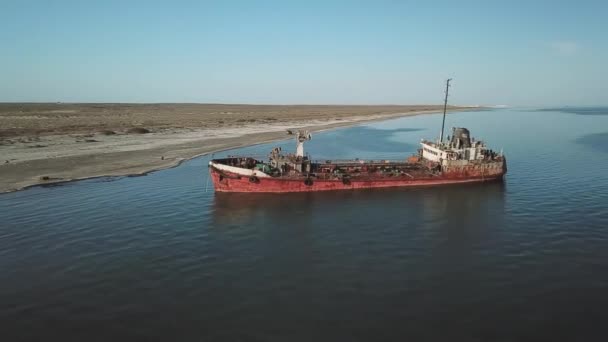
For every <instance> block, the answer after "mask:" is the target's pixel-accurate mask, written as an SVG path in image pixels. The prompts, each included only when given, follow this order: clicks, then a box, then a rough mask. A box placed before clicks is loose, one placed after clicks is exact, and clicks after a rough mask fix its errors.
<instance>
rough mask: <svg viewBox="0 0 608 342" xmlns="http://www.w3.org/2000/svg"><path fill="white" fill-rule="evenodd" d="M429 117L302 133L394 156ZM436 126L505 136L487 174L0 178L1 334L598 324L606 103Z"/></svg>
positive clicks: (339, 332)
mask: <svg viewBox="0 0 608 342" xmlns="http://www.w3.org/2000/svg"><path fill="white" fill-rule="evenodd" d="M440 124H441V117H440V116H439V115H427V116H418V117H412V118H403V119H396V120H390V121H385V122H380V123H373V124H367V125H363V126H359V127H353V128H345V129H338V130H333V131H328V132H324V133H318V134H315V135H314V136H313V140H312V141H310V142H309V143H308V144H307V145H306V150H307V151H308V152H309V153H310V154H311V155H312V157H313V158H318V159H321V160H322V159H331V158H336V157H341V158H347V157H361V158H372V159H373V158H378V159H380V158H404V157H406V156H408V155H409V154H410V153H412V152H414V151H415V150H416V148H417V143H418V142H419V141H420V139H421V138H423V137H426V138H432V137H436V136H438V131H439V127H440ZM446 126H447V127H451V126H464V127H468V128H469V129H470V130H471V132H472V134H473V136H475V137H476V138H478V139H485V140H487V142H488V143H489V144H490V145H491V146H493V147H494V148H495V149H496V150H497V151H498V150H500V149H501V148H502V149H504V151H505V153H506V155H507V158H508V165H509V173H508V176H507V178H506V181H505V182H504V184H500V183H493V184H480V185H466V186H446V187H435V188H415V189H382V190H373V191H367V190H365V191H359V192H350V191H347V192H334V193H314V194H281V195H248V194H217V195H216V194H214V193H213V191H212V185H211V184H208V185H207V168H206V163H207V158H208V157H202V158H198V159H195V160H192V161H189V162H186V163H184V164H182V165H181V166H179V167H177V168H174V169H170V170H165V171H159V172H154V173H152V174H149V175H147V176H144V177H123V178H103V179H92V180H87V181H80V182H74V183H68V184H64V185H60V186H54V187H35V188H31V189H28V190H25V191H21V192H16V193H10V194H4V195H0V219H1V221H0V340H2V341H19V340H31V341H118V340H121V341H405V340H410V341H423V340H435V341H448V340H449V341H524V340H527V341H541V340H544V341H556V340H571V341H589V340H606V339H608V327H607V326H606V323H605V322H606V321H608V108H561V109H560V108H554V109H545V110H532V109H530V110H524V109H517V110H515V109H513V110H494V111H480V112H467V113H458V114H450V115H449V116H448V118H447V120H446ZM275 145H277V144H265V145H258V146H253V147H249V148H243V149H239V150H233V151H227V152H224V153H221V155H226V154H249V153H253V154H262V155H264V154H266V153H267V152H268V151H270V149H271V148H272V147H273V146H275ZM278 145H280V146H282V147H283V149H284V150H292V149H293V148H294V142H293V141H291V140H289V141H284V142H280V143H278ZM219 155H220V154H218V156H219ZM207 186H208V187H209V191H205V189H206V187H207Z"/></svg>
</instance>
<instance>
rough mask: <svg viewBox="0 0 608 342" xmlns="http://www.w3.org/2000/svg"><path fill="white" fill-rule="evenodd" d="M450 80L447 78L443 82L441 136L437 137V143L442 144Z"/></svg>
mask: <svg viewBox="0 0 608 342" xmlns="http://www.w3.org/2000/svg"><path fill="white" fill-rule="evenodd" d="M451 80H452V79H451V78H448V80H447V81H445V101H444V102H443V122H441V136H439V142H443V128H444V126H445V112H446V110H447V109H448V92H449V90H450V81H451Z"/></svg>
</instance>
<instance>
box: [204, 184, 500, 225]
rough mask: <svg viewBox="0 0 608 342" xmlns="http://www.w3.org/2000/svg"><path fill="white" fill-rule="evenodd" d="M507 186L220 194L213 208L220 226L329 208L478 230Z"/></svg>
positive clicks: (290, 218) (374, 217)
mask: <svg viewBox="0 0 608 342" xmlns="http://www.w3.org/2000/svg"><path fill="white" fill-rule="evenodd" d="M505 186H506V185H505V184H504V183H503V182H490V183H483V184H469V185H451V186H443V187H413V188H386V189H370V190H358V191H336V192H317V193H294V194H240V193H218V194H216V195H215V196H214V198H213V206H212V209H211V210H212V216H213V222H214V223H215V224H217V225H218V226H223V225H229V226H240V225H248V224H253V225H255V224H257V223H263V222H271V223H276V224H280V223H285V222H288V223H289V224H297V223H298V222H295V221H294V219H295V218H298V219H301V218H302V217H312V216H316V215H319V214H323V213H325V212H326V208H331V210H332V213H333V214H334V215H336V216H340V217H341V216H342V215H349V213H350V214H351V215H352V213H361V212H365V213H366V216H367V219H368V220H370V221H372V222H373V221H376V220H377V222H382V221H383V220H384V219H385V218H384V217H385V216H386V215H387V212H390V211H396V212H397V213H402V212H404V211H407V212H408V216H409V217H410V218H411V217H414V221H417V222H428V221H433V220H436V219H437V218H442V217H453V216H456V217H458V218H459V220H458V221H459V222H458V223H459V224H465V225H471V226H473V225H483V224H485V223H486V222H485V221H484V219H485V218H486V217H487V213H488V206H492V208H493V210H495V209H496V208H500V207H502V205H504V203H503V201H504V192H505ZM491 219H496V218H495V217H493V218H491Z"/></svg>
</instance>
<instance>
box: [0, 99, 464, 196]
mask: <svg viewBox="0 0 608 342" xmlns="http://www.w3.org/2000/svg"><path fill="white" fill-rule="evenodd" d="M470 109H471V108H470V107H449V110H450V111H454V110H470ZM440 110H442V106H439V105H416V106H397V105H395V106H340V105H332V106H329V105H324V106H314V105H289V106H288V105H284V106H283V105H221V104H60V103H59V104H39V103H36V104H21V103H4V104H0V158H1V159H0V162H1V164H0V192H7V191H15V190H20V189H23V188H25V187H28V186H31V185H36V184H47V183H54V182H64V181H70V180H76V179H85V178H91V177H101V176H124V175H138V174H145V173H147V172H150V171H154V170H160V169H164V168H169V167H173V166H175V165H178V164H179V163H180V162H182V161H184V160H188V159H191V158H193V157H196V156H200V155H204V154H207V153H212V152H215V151H220V150H225V149H230V148H236V147H242V146H247V145H252V144H257V143H262V142H268V141H273V140H280V139H287V138H290V136H288V135H287V134H286V130H287V129H294V128H305V129H308V130H310V131H313V132H315V131H320V130H326V129H331V128H336V127H343V126H349V125H355V124H358V123H362V122H367V121H374V120H384V119H389V118H394V117H401V116H410V115H419V114H426V113H436V112H438V111H440Z"/></svg>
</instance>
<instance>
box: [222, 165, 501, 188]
mask: <svg viewBox="0 0 608 342" xmlns="http://www.w3.org/2000/svg"><path fill="white" fill-rule="evenodd" d="M503 174H504V173H503V172H500V173H497V174H493V175H467V176H466V177H464V176H463V175H462V174H448V175H436V176H430V177H427V178H418V179H412V178H409V177H386V178H379V177H378V178H369V179H352V180H350V181H349V182H348V183H349V184H345V182H343V181H342V180H335V179H313V180H312V181H308V182H305V180H304V179H302V178H293V179H289V178H255V179H250V178H248V177H244V176H240V177H239V176H238V175H227V174H226V173H224V172H222V173H220V172H217V171H216V170H214V169H213V168H212V169H211V179H212V180H213V184H214V187H215V191H218V192H258V193H263V192H265V193H285V192H313V191H331V190H354V189H372V188H388V187H408V186H409V187H411V186H432V185H446V184H458V183H474V182H488V181H497V180H502V178H503Z"/></svg>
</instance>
